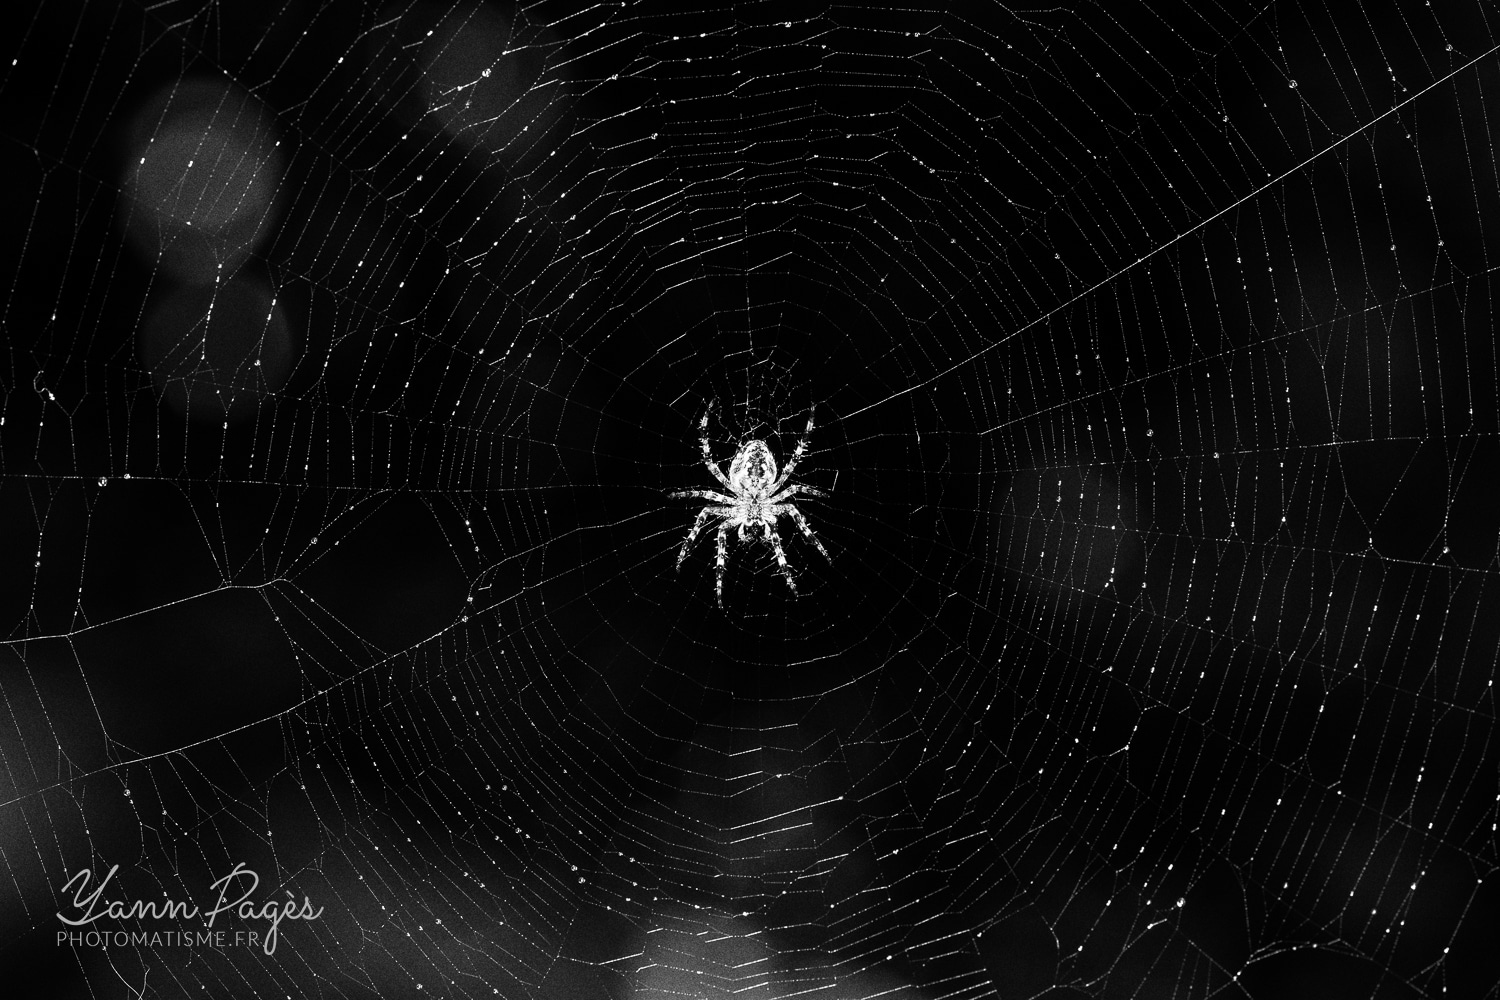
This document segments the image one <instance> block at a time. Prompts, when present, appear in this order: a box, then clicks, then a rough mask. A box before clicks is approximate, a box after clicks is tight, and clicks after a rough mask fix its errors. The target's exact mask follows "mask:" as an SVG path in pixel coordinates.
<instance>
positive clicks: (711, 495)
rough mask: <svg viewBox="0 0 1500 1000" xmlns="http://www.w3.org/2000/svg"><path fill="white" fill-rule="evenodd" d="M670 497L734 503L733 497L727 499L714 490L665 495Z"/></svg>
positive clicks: (678, 491)
mask: <svg viewBox="0 0 1500 1000" xmlns="http://www.w3.org/2000/svg"><path fill="white" fill-rule="evenodd" d="M667 495H668V496H670V497H674V498H680V497H702V498H703V499H705V500H717V501H718V502H719V503H731V504H732V503H734V497H727V496H725V495H724V494H722V493H719V492H717V491H716V490H677V491H675V492H672V493H669V494H667Z"/></svg>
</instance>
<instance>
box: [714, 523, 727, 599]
mask: <svg viewBox="0 0 1500 1000" xmlns="http://www.w3.org/2000/svg"><path fill="white" fill-rule="evenodd" d="M728 554H729V522H728V521H723V522H721V523H720V524H719V555H718V567H717V568H716V569H715V570H714V600H715V601H717V602H718V604H719V607H721V608H722V607H723V606H724V559H725V557H726V556H727V555H728Z"/></svg>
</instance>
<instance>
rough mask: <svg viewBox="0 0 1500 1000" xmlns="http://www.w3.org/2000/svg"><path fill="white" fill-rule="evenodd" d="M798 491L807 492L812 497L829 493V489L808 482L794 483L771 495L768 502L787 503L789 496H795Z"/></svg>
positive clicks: (824, 495)
mask: <svg viewBox="0 0 1500 1000" xmlns="http://www.w3.org/2000/svg"><path fill="white" fill-rule="evenodd" d="M798 493H806V494H807V495H808V496H810V497H826V496H827V495H828V491H827V490H820V489H817V488H815V487H812V486H809V485H807V484H806V483H793V484H792V485H790V486H787V487H784V488H783V489H782V490H781V492H779V493H777V494H776V495H775V496H773V497H771V499H769V500H767V501H766V503H775V504H779V503H785V502H786V499H787V497H790V496H794V495H796V494H798Z"/></svg>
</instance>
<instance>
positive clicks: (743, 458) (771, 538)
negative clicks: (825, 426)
mask: <svg viewBox="0 0 1500 1000" xmlns="http://www.w3.org/2000/svg"><path fill="white" fill-rule="evenodd" d="M713 408H714V404H713V403H709V404H708V409H706V410H704V411H703V419H702V420H701V421H699V423H698V440H699V443H700V444H701V445H702V446H703V464H704V465H706V466H708V471H709V472H710V473H712V474H713V477H714V478H715V479H717V480H718V481H719V482H720V483H723V484H724V487H725V489H726V490H728V492H727V493H723V492H720V491H718V490H681V491H678V492H675V493H673V494H672V496H674V497H702V498H703V499H705V500H713V501H715V502H714V503H713V504H710V505H709V506H707V507H704V508H703V509H702V510H700V511H698V519H697V520H695V521H694V522H693V527H692V530H691V531H689V532H688V535H687V539H686V540H685V541H683V543H682V548H681V549H679V550H678V551H677V569H678V571H679V572H680V571H681V570H682V563H683V561H684V560H685V559H687V555H688V550H689V549H691V548H692V547H693V542H695V541H697V539H698V534H699V532H701V531H702V530H703V526H704V525H705V524H707V523H708V520H709V518H713V517H719V518H723V520H722V521H720V522H719V531H718V559H717V568H716V569H715V571H714V598H715V600H716V601H717V602H718V605H719V607H721V608H722V607H723V606H724V561H725V558H726V557H727V556H728V550H729V529H731V528H738V529H739V536H740V541H742V542H748V541H751V540H752V537H753V535H752V533H753V532H754V531H755V529H756V528H759V529H760V530H761V537H763V538H765V539H766V541H768V542H770V543H771V550H772V551H773V552H775V553H776V562H777V565H778V566H779V567H780V570H781V575H782V577H783V578H785V580H786V585H787V586H788V587H790V588H791V589H792V593H794V594H795V593H796V592H797V581H796V580H795V579H793V577H792V570H791V567H790V566H788V565H787V561H786V552H784V551H783V550H782V548H781V536H780V535H778V534H777V533H776V521H777V519H778V518H780V517H781V516H782V515H783V514H785V515H786V516H787V517H790V518H791V519H792V520H793V521H794V522H796V524H797V527H798V528H800V529H802V533H803V534H804V535H806V536H807V540H808V541H810V542H812V543H813V544H814V545H816V546H817V547H818V551H819V552H821V553H823V558H824V559H827V560H828V561H829V562H830V563H831V562H833V557H832V556H830V555H829V554H828V550H827V549H825V548H823V543H822V542H820V541H818V536H817V535H814V534H813V530H812V528H810V527H808V525H807V518H805V517H803V516H802V512H801V511H800V510H798V509H797V505H796V504H794V503H792V502H790V500H789V499H788V498H789V497H791V496H793V495H795V494H797V493H805V494H807V495H808V496H814V497H826V496H827V495H828V494H827V493H825V492H823V491H822V490H818V489H814V488H813V487H811V486H808V485H806V484H805V483H792V484H791V485H787V480H788V479H789V478H791V475H792V470H793V469H795V468H797V463H798V462H799V461H801V460H802V454H803V452H805V451H806V450H807V440H808V437H809V436H810V435H811V434H812V429H813V414H812V413H811V412H809V413H808V415H807V429H806V430H805V431H803V432H802V440H801V441H799V442H797V448H796V450H795V451H793V452H792V457H791V458H789V459H788V460H787V463H786V468H784V469H782V470H781V474H780V475H777V473H776V458H775V456H773V455H772V454H771V448H770V446H769V445H767V444H766V443H765V442H764V441H761V440H759V439H755V440H752V441H746V442H745V443H744V444H742V445H740V449H739V451H736V452H735V453H734V458H733V459H732V460H731V461H730V463H729V474H728V475H725V474H724V472H723V470H721V469H720V468H719V467H718V466H717V465H715V464H714V458H713V453H712V452H711V451H710V450H709V447H708V415H709V414H710V413H711V412H713Z"/></svg>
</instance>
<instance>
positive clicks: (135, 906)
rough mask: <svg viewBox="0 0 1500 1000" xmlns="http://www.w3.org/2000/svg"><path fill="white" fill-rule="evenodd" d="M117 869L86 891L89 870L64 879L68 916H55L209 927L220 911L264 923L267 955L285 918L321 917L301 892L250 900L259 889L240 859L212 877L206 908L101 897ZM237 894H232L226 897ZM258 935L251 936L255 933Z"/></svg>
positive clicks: (79, 923) (74, 922) (71, 921)
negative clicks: (192, 923) (212, 895)
mask: <svg viewBox="0 0 1500 1000" xmlns="http://www.w3.org/2000/svg"><path fill="white" fill-rule="evenodd" d="M119 870H120V866H119V865H114V866H112V867H111V868H110V869H109V872H108V874H106V875H105V876H104V878H102V879H100V880H99V883H98V884H97V885H95V886H94V887H93V889H92V890H90V888H89V885H90V883H91V882H92V881H93V879H94V873H93V872H92V871H90V870H89V869H87V868H84V869H81V870H80V871H79V872H78V873H77V874H75V875H74V876H73V877H72V878H70V879H68V881H66V882H64V883H63V887H62V891H63V894H64V895H67V894H68V893H69V892H71V893H72V894H73V896H72V903H73V906H72V909H73V911H74V912H73V913H72V915H69V914H66V913H58V915H57V919H58V920H60V921H62V922H63V923H64V924H66V925H67V926H69V927H90V926H93V925H94V923H95V922H96V921H99V920H103V919H106V918H108V919H110V920H179V921H192V920H200V919H201V920H202V921H203V922H204V925H205V926H206V927H208V928H209V929H210V930H212V929H213V927H214V921H216V920H217V919H218V918H219V917H220V916H222V915H224V914H226V913H227V914H229V915H231V916H234V917H238V918H239V919H240V920H244V921H260V922H262V923H263V924H264V925H266V926H265V934H264V940H262V941H260V944H261V948H262V950H263V951H264V952H265V953H266V954H267V955H270V954H273V953H274V952H275V951H276V944H277V942H278V941H279V940H280V927H281V923H282V921H285V920H316V919H318V918H319V917H320V916H322V915H323V908H322V907H321V906H320V907H318V908H317V909H316V910H314V909H313V904H312V900H310V899H308V898H307V897H306V896H303V897H302V901H301V902H300V903H299V902H297V900H296V899H295V898H293V897H292V894H291V892H290V891H288V892H287V898H286V899H285V900H283V901H277V900H275V899H267V900H263V901H261V902H259V903H256V902H252V900H251V897H252V896H253V895H254V894H255V890H256V889H258V888H259V887H260V876H259V875H257V874H256V873H255V871H254V870H253V869H251V868H247V867H245V863H244V862H243V861H241V862H240V863H238V864H236V865H235V866H234V870H233V871H231V872H230V873H229V874H228V875H225V876H224V877H223V878H221V879H219V880H217V881H215V882H214V883H213V884H211V885H210V886H209V889H210V890H212V891H215V892H217V893H218V896H217V898H216V899H215V900H214V903H213V905H212V906H211V907H209V908H208V909H203V908H201V907H199V906H198V904H196V903H193V902H189V901H183V900H174V899H160V900H151V901H147V900H144V899H106V898H104V891H105V889H106V888H107V887H108V886H109V882H110V879H112V878H114V877H115V872H117V871H119ZM236 892H238V895H237V896H235V898H232V899H231V898H230V897H231V896H232V895H234V894H235V893H236ZM259 936H260V935H259V934H256V935H253V936H252V941H253V940H254V938H257V937H259Z"/></svg>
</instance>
